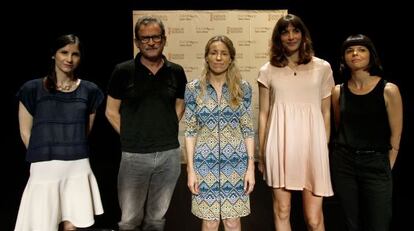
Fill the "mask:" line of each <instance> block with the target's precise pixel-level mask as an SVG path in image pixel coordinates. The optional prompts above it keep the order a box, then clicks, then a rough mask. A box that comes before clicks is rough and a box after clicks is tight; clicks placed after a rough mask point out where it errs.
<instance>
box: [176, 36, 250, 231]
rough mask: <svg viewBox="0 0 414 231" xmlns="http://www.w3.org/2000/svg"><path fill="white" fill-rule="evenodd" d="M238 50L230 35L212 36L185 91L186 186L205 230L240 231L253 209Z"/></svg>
mask: <svg viewBox="0 0 414 231" xmlns="http://www.w3.org/2000/svg"><path fill="white" fill-rule="evenodd" d="M235 55H236V51H235V49H234V46H233V43H232V41H231V40H230V39H229V38H228V37H226V36H222V35H220V36H215V37H213V38H211V39H210V40H209V41H208V42H207V45H206V48H205V53H204V57H205V68H204V71H203V73H202V75H201V78H200V79H196V80H193V81H191V82H190V83H188V84H187V87H186V91H185V97H184V99H185V103H186V111H185V122H186V124H187V129H186V132H185V136H186V138H185V141H186V152H187V157H188V158H187V159H188V163H187V173H188V182H187V184H188V188H189V189H190V191H191V193H192V194H193V198H192V213H193V214H194V215H195V216H197V217H199V218H201V219H202V220H203V221H202V230H203V231H210V230H218V227H219V223H220V219H222V220H223V224H224V228H225V230H226V231H230V230H241V224H240V217H243V216H247V215H248V214H249V213H250V201H249V194H250V193H251V192H252V191H253V188H254V184H255V179H254V138H253V137H254V130H253V122H252V112H251V97H252V90H251V87H250V85H249V84H248V83H247V82H246V81H243V80H242V79H241V75H240V72H239V71H238V69H237V67H236V64H235Z"/></svg>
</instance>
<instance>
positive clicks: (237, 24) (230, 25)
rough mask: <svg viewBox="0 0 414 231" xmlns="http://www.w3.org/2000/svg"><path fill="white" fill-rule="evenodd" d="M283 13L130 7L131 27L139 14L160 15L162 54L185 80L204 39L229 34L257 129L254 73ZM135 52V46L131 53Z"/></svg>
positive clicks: (196, 67) (196, 66) (194, 71)
mask: <svg viewBox="0 0 414 231" xmlns="http://www.w3.org/2000/svg"><path fill="white" fill-rule="evenodd" d="M286 14H287V10H208V11H204V10H178V11H177V10H174V11H142V10H137V11H133V24H132V25H133V27H132V30H134V26H135V23H136V21H137V20H138V18H139V17H141V16H143V15H152V16H156V17H158V18H160V19H161V20H162V21H163V23H164V25H165V30H166V36H167V44H166V46H165V49H164V54H165V55H166V57H167V59H168V60H170V61H172V62H175V63H178V64H180V65H182V66H183V67H184V70H185V73H186V75H187V78H188V81H191V80H192V79H194V78H198V77H199V75H200V73H201V69H202V67H203V61H204V48H205V45H206V43H207V41H208V40H209V39H210V38H211V37H213V36H215V35H219V34H222V35H226V36H228V37H229V38H230V39H231V40H232V41H233V44H234V46H235V48H236V62H237V64H238V67H239V68H240V71H241V74H242V77H243V78H244V79H245V80H247V81H249V83H250V84H251V86H252V88H253V111H254V118H255V127H256V131H257V115H258V109H259V105H258V87H257V83H256V79H257V74H258V71H259V68H260V67H261V66H262V65H263V64H264V63H266V62H267V61H268V60H269V55H268V54H269V45H270V39H271V35H272V31H273V27H274V25H275V24H276V22H277V20H278V19H279V18H280V17H282V16H283V15H286ZM137 52H138V50H137V48H136V47H135V46H134V55H136V54H137ZM184 128H185V125H184V123H183V121H181V123H180V134H179V139H180V143H181V148H182V151H183V156H182V161H183V162H185V161H186V160H185V159H186V158H185V155H184V145H185V144H184V137H183V134H184ZM256 134H257V132H256ZM256 137H257V136H256ZM256 141H257V139H256ZM256 146H257V142H256ZM256 153H257V152H256Z"/></svg>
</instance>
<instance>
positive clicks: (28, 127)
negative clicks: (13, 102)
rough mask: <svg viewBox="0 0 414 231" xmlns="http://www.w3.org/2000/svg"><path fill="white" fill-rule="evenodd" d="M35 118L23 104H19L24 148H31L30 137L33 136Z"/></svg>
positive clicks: (20, 127)
mask: <svg viewBox="0 0 414 231" xmlns="http://www.w3.org/2000/svg"><path fill="white" fill-rule="evenodd" d="M32 126H33V116H32V115H31V114H30V113H29V111H27V109H26V107H25V106H24V105H23V103H22V102H19V129H20V137H21V138H22V141H23V144H24V146H25V147H26V149H27V147H28V146H29V140H30V135H31V134H32Z"/></svg>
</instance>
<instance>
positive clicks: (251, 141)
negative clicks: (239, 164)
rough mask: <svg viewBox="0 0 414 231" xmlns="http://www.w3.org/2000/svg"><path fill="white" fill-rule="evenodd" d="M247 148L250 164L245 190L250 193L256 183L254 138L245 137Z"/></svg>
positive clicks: (245, 180) (245, 178) (245, 177)
mask: <svg viewBox="0 0 414 231" xmlns="http://www.w3.org/2000/svg"><path fill="white" fill-rule="evenodd" d="M244 142H245V143H246V148H247V155H248V160H247V161H248V166H247V171H246V175H245V176H244V192H245V193H246V194H247V195H249V194H250V193H251V192H252V191H253V189H254V185H255V183H256V182H255V178H254V138H253V137H249V138H246V139H244Z"/></svg>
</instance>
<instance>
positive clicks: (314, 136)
mask: <svg viewBox="0 0 414 231" xmlns="http://www.w3.org/2000/svg"><path fill="white" fill-rule="evenodd" d="M258 82H259V83H261V84H263V85H264V86H265V87H266V88H268V89H269V90H270V99H271V100H270V111H269V119H268V123H267V125H266V126H267V134H266V144H265V156H266V171H265V174H264V177H265V180H266V182H267V184H268V185H269V186H271V187H273V188H286V189H288V190H303V189H306V190H309V191H311V192H312V193H313V194H315V195H318V196H331V195H333V191H332V185H331V178H330V171H329V153H328V146H327V137H326V130H325V125H324V119H323V117H322V113H321V100H322V99H324V98H326V97H329V96H330V95H331V89H332V87H333V86H334V80H333V74H332V69H331V66H330V64H329V63H328V62H326V61H325V60H322V59H319V58H317V57H313V59H312V60H311V62H309V63H308V64H304V65H299V66H297V67H296V69H295V70H293V69H291V68H290V67H288V66H286V67H275V66H272V65H271V64H270V63H269V62H268V63H266V64H265V65H263V66H262V67H261V69H260V71H259V77H258Z"/></svg>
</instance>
